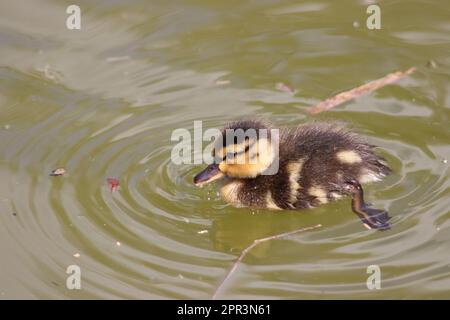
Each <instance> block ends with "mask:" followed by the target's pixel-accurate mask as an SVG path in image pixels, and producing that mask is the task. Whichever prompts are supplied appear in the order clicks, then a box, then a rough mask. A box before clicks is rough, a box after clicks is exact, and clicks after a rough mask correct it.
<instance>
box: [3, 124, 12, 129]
mask: <svg viewBox="0 0 450 320" xmlns="http://www.w3.org/2000/svg"><path fill="white" fill-rule="evenodd" d="M3 128H5V130H9V128H11V125H9V124H5V125H4V126H3Z"/></svg>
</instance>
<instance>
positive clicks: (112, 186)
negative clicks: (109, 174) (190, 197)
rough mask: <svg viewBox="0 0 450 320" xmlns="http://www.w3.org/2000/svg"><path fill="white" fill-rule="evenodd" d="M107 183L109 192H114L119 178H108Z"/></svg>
mask: <svg viewBox="0 0 450 320" xmlns="http://www.w3.org/2000/svg"><path fill="white" fill-rule="evenodd" d="M107 181H108V185H109V190H110V191H111V192H115V191H116V190H117V188H118V187H119V180H118V179H116V178H108V179H107Z"/></svg>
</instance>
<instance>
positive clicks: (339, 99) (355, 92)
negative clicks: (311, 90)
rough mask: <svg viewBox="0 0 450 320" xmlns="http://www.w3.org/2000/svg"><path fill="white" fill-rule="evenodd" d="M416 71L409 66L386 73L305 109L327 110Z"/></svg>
mask: <svg viewBox="0 0 450 320" xmlns="http://www.w3.org/2000/svg"><path fill="white" fill-rule="evenodd" d="M414 71H416V68H415V67H411V68H409V69H408V70H406V71H397V72H393V73H390V74H388V75H387V76H385V77H383V78H380V79H377V80H373V81H371V82H369V83H366V84H363V85H362V86H359V87H357V88H354V89H351V90H349V91H344V92H341V93H339V94H337V95H335V96H333V97H331V98H328V99H326V100H324V101H322V102H320V103H319V104H317V105H315V106H314V107H310V108H307V109H306V111H307V112H309V113H310V114H317V113H320V112H323V111H327V110H329V109H331V108H334V107H336V106H338V105H340V104H342V103H344V102H347V101H349V100H352V99H354V98H357V97H359V96H361V95H363V94H365V93H370V92H373V91H375V90H377V89H379V88H381V87H384V86H386V85H388V84H391V83H394V82H396V81H398V80H400V79H402V78H404V77H406V76H408V75H410V74H411V73H413V72H414Z"/></svg>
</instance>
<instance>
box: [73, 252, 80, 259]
mask: <svg viewBox="0 0 450 320" xmlns="http://www.w3.org/2000/svg"><path fill="white" fill-rule="evenodd" d="M73 256H74V257H75V258H79V257H81V255H80V254H79V253H78V252H77V253H75V254H74V255H73Z"/></svg>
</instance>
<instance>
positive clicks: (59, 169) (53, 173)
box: [50, 168, 66, 177]
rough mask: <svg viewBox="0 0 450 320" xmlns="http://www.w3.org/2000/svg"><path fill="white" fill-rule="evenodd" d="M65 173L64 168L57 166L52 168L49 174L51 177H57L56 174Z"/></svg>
mask: <svg viewBox="0 0 450 320" xmlns="http://www.w3.org/2000/svg"><path fill="white" fill-rule="evenodd" d="M65 173H66V169H64V168H58V169H55V170H52V172H51V173H50V175H51V176H53V177H58V176H63V175H64V174H65Z"/></svg>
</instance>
